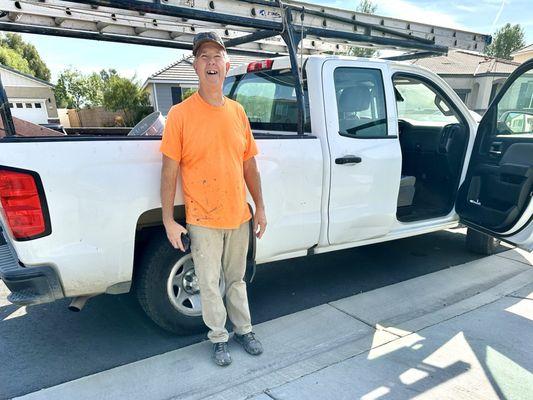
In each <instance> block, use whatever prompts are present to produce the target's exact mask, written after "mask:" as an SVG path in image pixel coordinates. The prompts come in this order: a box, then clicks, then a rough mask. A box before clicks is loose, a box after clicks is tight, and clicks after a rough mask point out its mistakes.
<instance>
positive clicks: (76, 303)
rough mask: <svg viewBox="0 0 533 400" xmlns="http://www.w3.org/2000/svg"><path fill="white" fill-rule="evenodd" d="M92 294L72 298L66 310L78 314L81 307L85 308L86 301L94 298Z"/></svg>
mask: <svg viewBox="0 0 533 400" xmlns="http://www.w3.org/2000/svg"><path fill="white" fill-rule="evenodd" d="M94 296H95V295H94V294H91V295H88V296H78V297H74V298H73V299H72V301H71V302H70V305H69V306H68V309H69V310H70V311H74V312H80V311H81V310H82V308H83V307H85V304H86V303H87V300H89V299H90V298H91V297H94Z"/></svg>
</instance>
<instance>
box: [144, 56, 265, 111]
mask: <svg viewBox="0 0 533 400" xmlns="http://www.w3.org/2000/svg"><path fill="white" fill-rule="evenodd" d="M193 59H194V58H193V56H192V55H187V56H184V57H183V58H181V59H180V60H178V61H176V62H175V63H173V64H171V65H169V66H168V67H165V68H163V69H162V70H160V71H158V72H156V73H155V74H153V75H151V76H150V77H149V78H148V79H147V80H146V82H144V84H143V86H142V88H143V90H145V91H146V92H148V95H149V97H150V104H151V105H152V107H153V108H154V110H156V111H161V113H162V114H163V115H165V116H166V115H167V113H168V111H169V110H170V107H172V105H174V104H177V103H179V102H181V101H182V99H183V98H184V97H185V96H186V95H187V91H188V90H191V89H193V90H195V89H196V88H197V87H198V77H197V76H196V73H195V72H194V68H193V66H192V62H193ZM256 60H258V58H255V57H246V56H238V55H230V64H231V66H232V67H236V66H239V65H243V64H248V63H251V62H253V61H256Z"/></svg>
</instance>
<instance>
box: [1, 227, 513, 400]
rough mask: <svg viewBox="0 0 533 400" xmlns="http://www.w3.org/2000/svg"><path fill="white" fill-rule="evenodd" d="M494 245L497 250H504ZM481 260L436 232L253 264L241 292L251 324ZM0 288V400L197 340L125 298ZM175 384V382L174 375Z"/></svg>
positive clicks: (458, 234) (456, 236)
mask: <svg viewBox="0 0 533 400" xmlns="http://www.w3.org/2000/svg"><path fill="white" fill-rule="evenodd" d="M504 249H505V248H504V247H501V248H500V250H504ZM478 258H481V256H477V255H474V254H471V253H468V252H467V251H466V250H465V248H464V235H463V233H462V231H461V230H450V231H442V232H436V233H433V234H429V235H423V236H419V237H414V238H408V239H402V240H397V241H393V242H388V243H380V244H376V245H372V246H366V247H361V248H356V249H350V250H344V251H339V252H334V253H330V254H322V255H315V256H312V257H302V258H298V259H292V260H288V261H282V262H277V263H271V264H265V265H260V266H258V272H257V275H256V278H255V281H254V282H253V283H252V284H251V285H250V287H249V298H250V308H251V312H252V318H253V322H254V323H261V322H264V321H268V320H271V319H274V318H277V317H280V316H283V315H288V314H292V313H295V312H297V311H301V310H305V309H308V308H310V307H314V306H317V305H320V304H324V303H327V302H331V301H335V300H338V299H342V298H345V297H348V296H351V295H353V294H357V293H361V292H367V291H370V290H373V289H376V288H379V287H384V286H387V285H390V284H393V283H397V282H401V281H404V280H408V279H411V278H414V277H417V276H420V275H424V274H428V273H431V272H434V271H438V270H441V269H444V268H448V267H451V266H454V265H458V264H462V263H466V262H469V261H472V260H475V259H478ZM7 294H8V290H7V289H6V288H5V286H4V285H3V284H2V283H0V354H1V357H2V368H1V370H0V398H2V399H4V398H11V397H14V396H20V395H23V394H26V393H30V392H34V391H36V390H39V389H41V388H46V387H50V386H54V385H58V384H60V383H62V382H66V381H70V380H73V379H77V378H80V377H82V376H86V375H89V374H94V373H96V372H99V371H104V370H107V369H110V368H113V367H116V366H119V365H124V364H128V363H131V362H134V361H137V360H141V359H144V358H147V357H151V356H154V355H158V354H161V353H165V352H168V351H171V350H175V349H178V348H180V347H184V346H188V345H190V344H193V343H197V342H199V341H202V340H204V338H205V335H204V334H200V335H191V336H185V337H178V336H175V335H172V334H170V333H167V332H165V331H163V330H161V329H160V328H158V327H157V326H156V325H155V324H153V323H152V322H151V320H149V319H148V317H146V316H145V315H144V313H143V312H142V311H141V309H140V307H139V306H138V305H137V303H136V301H135V299H134V298H133V297H132V296H130V295H121V296H99V297H96V298H94V299H91V300H90V301H89V302H88V304H87V306H86V307H85V308H84V310H83V311H82V312H80V313H73V312H70V311H68V310H67V305H68V300H62V301H58V302H55V303H51V304H44V305H38V306H33V307H26V308H18V307H16V306H14V305H11V304H9V302H8V301H7V300H6V296H7ZM176 378H177V379H179V377H178V376H176Z"/></svg>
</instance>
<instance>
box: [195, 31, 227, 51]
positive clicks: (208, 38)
mask: <svg viewBox="0 0 533 400" xmlns="http://www.w3.org/2000/svg"><path fill="white" fill-rule="evenodd" d="M206 42H213V43H215V44H218V45H219V46H220V47H222V48H223V49H224V50H226V46H224V42H223V41H222V39H221V38H220V36H219V34H218V33H216V32H200V33H197V34H196V35H194V38H193V40H192V54H193V55H194V56H196V52H197V51H198V49H199V48H200V46H201V45H202V44H204V43H206Z"/></svg>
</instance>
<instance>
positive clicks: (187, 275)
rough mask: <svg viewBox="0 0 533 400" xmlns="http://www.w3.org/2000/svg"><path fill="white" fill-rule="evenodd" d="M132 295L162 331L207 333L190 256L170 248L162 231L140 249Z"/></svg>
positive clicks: (180, 333)
mask: <svg viewBox="0 0 533 400" xmlns="http://www.w3.org/2000/svg"><path fill="white" fill-rule="evenodd" d="M223 282H224V280H223V279H221V292H222V293H224V288H223V285H224V284H223ZM134 292H135V295H136V297H137V300H138V301H139V304H140V305H141V307H142V309H143V310H144V312H145V313H146V314H147V315H148V317H150V319H152V320H153V321H154V322H155V323H156V324H157V325H159V326H160V327H161V328H163V329H165V330H166V331H169V332H172V333H176V334H178V335H187V334H191V333H197V332H203V331H206V330H207V327H206V326H205V325H204V323H203V320H202V312H201V303H200V295H199V290H198V287H197V281H196V275H195V274H194V263H193V261H192V257H191V254H190V252H186V253H183V252H181V251H180V250H176V249H174V248H173V247H172V246H171V245H170V243H169V242H168V239H167V237H166V235H165V232H164V231H163V232H162V233H161V232H158V233H157V236H155V237H154V238H153V239H152V240H151V241H150V242H149V243H148V244H147V246H146V248H145V249H144V250H143V254H142V256H141V258H140V260H139V264H138V265H137V267H136V276H135V281H134Z"/></svg>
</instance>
